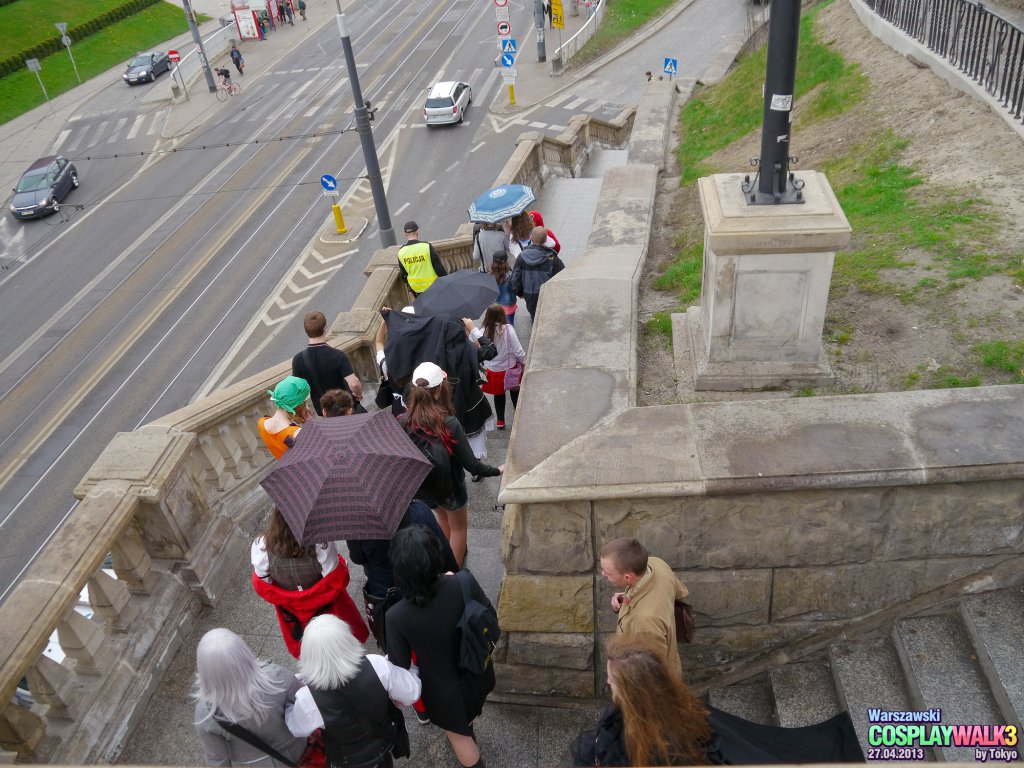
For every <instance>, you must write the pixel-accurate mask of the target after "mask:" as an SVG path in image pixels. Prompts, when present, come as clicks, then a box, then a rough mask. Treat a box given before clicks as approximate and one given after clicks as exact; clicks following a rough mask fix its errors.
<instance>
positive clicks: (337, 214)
mask: <svg viewBox="0 0 1024 768" xmlns="http://www.w3.org/2000/svg"><path fill="white" fill-rule="evenodd" d="M331 212H332V213H333V214H334V223H335V224H337V225H338V234H339V235H344V234H345V233H346V232H348V228H347V227H346V226H345V217H344V216H342V215H341V206H340V205H338V204H337V203H335V204H334V205H332V206H331Z"/></svg>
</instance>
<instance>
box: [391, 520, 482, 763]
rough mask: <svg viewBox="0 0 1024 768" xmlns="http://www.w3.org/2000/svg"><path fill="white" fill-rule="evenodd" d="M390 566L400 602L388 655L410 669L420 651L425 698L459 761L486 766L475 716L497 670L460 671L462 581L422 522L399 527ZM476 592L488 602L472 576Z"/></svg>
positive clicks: (429, 713) (394, 609) (394, 614)
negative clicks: (475, 729)
mask: <svg viewBox="0 0 1024 768" xmlns="http://www.w3.org/2000/svg"><path fill="white" fill-rule="evenodd" d="M391 566H392V569H393V571H394V576H395V584H396V585H397V586H398V588H399V589H401V590H402V595H403V597H402V601H401V602H399V603H398V604H397V605H395V606H393V607H392V608H391V610H389V611H388V612H387V615H386V617H385V621H386V622H387V637H388V659H389V660H390V661H391V662H392V663H393V664H395V665H397V666H399V667H404V668H406V669H408V668H409V667H410V665H411V664H412V656H413V654H415V655H416V664H417V666H418V667H419V674H420V680H421V681H422V683H423V693H422V701H423V705H424V706H425V708H426V713H427V716H428V717H429V718H430V722H432V723H433V724H434V725H436V726H438V727H440V728H443V729H444V731H445V736H447V737H448V743H449V744H451V745H452V749H453V750H454V751H455V756H456V757H457V758H458V760H459V763H461V764H462V765H463V766H466V767H467V768H484V762H483V759H482V758H481V757H480V748H479V747H478V746H477V743H476V738H475V735H474V733H473V725H472V723H473V720H474V719H476V717H477V716H478V715H479V714H480V712H481V711H483V706H484V702H485V701H486V699H487V695H488V694H489V693H490V692H491V691H492V690H493V689H494V668H493V666H488V670H487V672H486V673H484V674H482V675H471V674H468V673H466V672H464V671H462V670H460V669H459V665H458V661H459V629H458V626H457V625H458V622H459V619H460V618H461V617H462V612H463V610H464V609H465V601H464V599H463V597H462V587H461V585H460V584H459V581H458V579H457V578H456V577H455V576H452V575H450V574H442V568H443V567H444V566H443V561H442V559H441V546H440V542H439V541H438V539H437V537H436V536H435V535H434V534H433V533H431V532H430V531H428V530H427V529H426V528H422V527H420V526H415V525H414V526H410V527H409V528H404V529H402V530H400V531H399V532H398V533H397V534H395V537H394V538H393V539H392V540H391ZM470 591H471V594H472V596H473V597H474V598H475V599H476V600H479V601H480V602H481V603H484V604H485V605H488V606H489V605H490V601H488V599H487V596H486V595H485V594H484V591H483V590H482V589H481V588H480V585H479V584H477V582H476V580H475V579H474V580H472V584H471V587H470Z"/></svg>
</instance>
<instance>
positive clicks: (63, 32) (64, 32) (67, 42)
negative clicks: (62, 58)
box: [53, 21, 82, 85]
mask: <svg viewBox="0 0 1024 768" xmlns="http://www.w3.org/2000/svg"><path fill="white" fill-rule="evenodd" d="M53 26H55V27H56V28H57V29H58V30H59V31H60V42H61V45H63V46H64V47H65V48H67V49H68V56H70V57H71V66H72V67H74V69H75V77H76V78H78V84H79V85H81V84H82V76H81V75H80V74H78V65H77V64H75V57H74V55H72V53H71V38H70V37H68V23H67V22H66V21H58V22H55V23H54V25H53Z"/></svg>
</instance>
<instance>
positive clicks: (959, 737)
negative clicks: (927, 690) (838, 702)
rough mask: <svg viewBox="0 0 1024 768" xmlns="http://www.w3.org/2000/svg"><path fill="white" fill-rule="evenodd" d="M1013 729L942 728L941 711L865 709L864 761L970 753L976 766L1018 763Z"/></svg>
mask: <svg viewBox="0 0 1024 768" xmlns="http://www.w3.org/2000/svg"><path fill="white" fill-rule="evenodd" d="M1017 740H1018V733H1017V726H1015V725H981V724H977V725H972V724H959V723H956V724H952V723H951V724H945V723H943V721H942V710H941V709H925V710H890V709H878V708H874V707H869V708H868V753H867V759H868V760H925V759H929V758H926V755H925V750H926V749H936V748H939V749H941V748H950V747H960V748H967V749H973V750H974V759H975V761H976V762H979V763H990V762H993V763H994V762H1000V763H1002V762H1006V763H1009V762H1012V761H1014V760H1018V759H1019V756H1020V753H1019V751H1018V749H1017Z"/></svg>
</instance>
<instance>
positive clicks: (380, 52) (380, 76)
mask: <svg viewBox="0 0 1024 768" xmlns="http://www.w3.org/2000/svg"><path fill="white" fill-rule="evenodd" d="M716 2H717V0H697V2H696V3H695V6H703V7H704V8H703V10H702V14H707V16H706V19H707V21H706V22H702V23H701V24H695V22H692V21H691V22H687V23H689V24H691V25H694V26H693V29H692V30H688V31H687V34H688V35H690V36H692V38H693V40H694V44H695V45H698V44H701V43H699V42H698V41H700V40H705V41H706V43H707V44H708V45H709V50H710V46H711V45H713V44H714V43H715V42H716V39H715V37H716V35H719V34H721V35H725V34H731V33H732V32H734V31H735V28H736V24H740V28H741V27H742V18H741V17H740V15H739V14H741V13H745V11H742V10H740V9H742V8H743V4H742V3H737V2H730V3H728V4H727V5H728V6H729V8H730V11H729V13H731V14H732V15H728V14H726V13H724V12H723V9H722V7H721V6H716V5H715V3H716ZM733 6H735V8H734V7H733ZM509 7H510V9H511V13H512V24H513V27H514V28H519V29H525V28H527V27H528V25H529V24H528V20H529V14H527V12H526V10H525V8H524V5H523V4H522V3H517V2H512V3H510V4H509ZM687 14H690V12H689V11H688V12H687ZM687 14H684V17H686V15H687ZM733 16H735V17H736V18H733ZM690 17H691V18H692V17H693V14H690ZM347 18H348V23H349V29H350V31H351V34H352V38H353V43H354V48H355V54H356V59H357V62H358V65H359V70H360V71H359V77H360V81H361V84H362V90H363V95H364V96H365V97H367V98H370V99H371V100H372V101H373V104H374V106H375V107H377V108H378V111H377V113H376V120H375V122H374V124H373V131H374V136H375V140H376V142H377V147H378V154H379V156H380V161H381V166H382V170H383V175H384V178H385V184H386V188H387V197H388V201H389V206H390V210H391V213H392V225H393V227H394V228H395V231H396V235H397V237H398V238H399V239H401V238H402V234H401V227H402V223H403V222H404V221H405V220H406V219H409V218H414V219H416V221H417V222H419V224H420V225H421V227H422V230H423V235H424V237H426V238H428V239H429V238H441V237H448V236H450V235H451V234H452V233H453V232H454V230H455V229H456V228H457V227H458V225H459V224H461V223H462V222H464V221H465V220H466V207H467V206H468V204H469V202H470V201H471V200H472V199H473V198H474V197H475V196H476V195H477V194H479V193H480V192H482V191H484V190H485V189H487V188H488V187H489V186H490V184H491V182H492V181H493V180H494V178H495V176H496V175H497V174H498V172H499V171H500V169H501V168H502V167H503V165H504V164H505V162H506V161H507V160H508V157H509V155H510V153H511V152H512V150H513V149H514V146H515V139H516V137H517V136H518V135H519V133H520V132H522V131H523V130H529V129H536V128H542V129H543V128H546V129H549V130H551V131H552V132H557V131H558V129H559V128H560V127H561V126H565V125H567V124H568V119H569V116H570V115H572V114H574V113H578V112H581V111H585V112H591V113H593V114H596V115H598V116H610V115H613V114H615V113H616V112H618V110H619V109H620V108H621V107H622V106H623V105H624V104H626V103H628V102H629V101H630V99H631V98H635V95H636V90H637V89H636V87H635V85H634V84H633V83H634V82H636V81H638V80H639V75H640V74H642V71H643V69H653V68H654V67H652V66H651V65H650V64H649V63H645V62H638V61H635V60H627V57H624V60H623V61H622V62H621V64H619V65H618V66H619V67H620V68H619V70H609V72H610V74H609V75H607V76H605V75H604V73H602V78H604V79H601V78H597V79H592V80H591V81H582V82H580V83H577V84H575V85H573V86H571V87H567V88H566V89H564V90H563V92H562V93H561V94H559V95H558V96H557V97H556V98H553V99H551V100H549V101H547V102H546V103H542V104H538V105H537V106H536V107H534V108H532V109H530V110H528V111H527V112H525V113H520V114H518V115H514V116H503V117H497V116H493V115H490V114H488V112H487V109H486V108H487V105H488V104H490V102H491V101H492V100H493V99H494V97H495V95H496V93H497V89H498V88H499V87H500V78H499V77H498V72H497V71H496V69H495V68H494V67H493V59H494V56H495V54H496V47H495V38H494V19H493V11H492V9H491V6H490V4H488V3H482V2H476V1H474V0H454V1H453V0H430V1H429V2H419V3H408V4H395V3H393V2H391V0H376V2H364V3H359V4H358V6H353V7H352V8H350V9H349V10H348V11H347ZM719 30H721V31H719ZM688 39H689V38H688ZM665 45H666V46H676V47H678V40H676V41H675V42H673V41H672V40H666V42H665ZM666 55H668V54H666ZM677 55H678V54H677ZM695 57H696V54H695ZM682 58H683V66H684V74H693V72H692V71H691V72H686V66H687V65H686V62H687V58H686V57H685V56H684V57H682ZM637 68H639V69H637ZM633 69H637V72H636V73H634V72H633ZM694 76H696V75H694ZM441 79H446V80H447V79H452V80H465V81H467V82H469V83H470V84H471V85H472V87H473V97H474V103H473V106H472V107H471V108H470V110H469V111H468V113H467V116H466V120H465V122H464V123H462V124H461V125H457V126H450V127H448V126H446V127H435V128H430V129H428V128H426V127H425V126H424V125H423V124H422V114H421V108H422V104H423V100H424V98H425V96H426V90H427V89H428V87H429V86H430V85H431V84H432V83H433V82H436V81H437V80H441ZM240 81H241V82H242V85H243V91H242V93H241V94H240V95H239V96H236V97H233V98H232V99H229V100H228V101H227V102H225V103H224V104H218V105H217V106H216V108H214V109H213V110H211V112H210V114H211V115H212V116H213V118H212V119H211V120H210V121H208V122H207V123H206V124H205V125H203V126H202V127H200V128H199V129H198V130H194V131H193V132H192V133H191V134H189V136H188V139H187V140H186V141H184V142H182V143H180V144H177V145H175V147H174V148H175V150H176V151H175V152H174V153H164V154H160V153H157V154H146V155H145V156H142V157H134V158H124V157H121V158H110V157H109V156H110V155H112V154H114V153H118V154H122V153H125V152H126V151H127V152H146V151H148V150H152V149H157V150H161V149H168V148H170V145H169V144H168V143H161V142H160V139H159V135H160V128H161V125H162V121H163V120H164V119H166V108H165V107H163V106H159V105H158V106H155V107H154V106H147V105H144V104H143V103H142V102H141V101H140V100H139V98H138V94H137V92H135V89H126V87H125V86H124V85H123V84H121V83H120V82H112V83H111V84H110V86H109V87H108V88H107V89H104V91H102V92H101V93H100V94H98V95H97V96H96V97H95V98H93V99H90V101H89V103H88V104H86V105H84V107H83V109H82V110H81V111H80V113H79V114H77V115H75V117H73V118H72V119H71V120H69V121H68V122H67V124H65V125H64V126H63V128H62V130H61V132H60V134H59V136H58V138H57V140H56V142H55V149H59V150H60V151H61V152H62V153H64V154H67V155H68V156H69V157H71V158H73V159H74V162H75V163H76V165H77V166H78V168H79V171H80V176H81V178H82V186H81V188H79V189H78V190H76V191H75V192H73V193H72V195H71V197H70V198H69V200H68V201H67V203H68V206H69V208H67V209H66V210H68V220H66V221H61V220H60V218H59V217H51V218H50V219H47V220H44V221H39V222H26V223H21V224H18V223H15V222H13V221H9V220H8V221H5V222H4V224H3V225H0V226H2V229H0V249H2V250H0V318H2V322H3V328H4V330H5V333H3V334H0V436H2V437H0V541H2V542H3V545H2V547H0V600H2V599H3V597H4V596H5V595H6V590H7V589H8V587H9V585H10V584H11V583H13V582H14V581H15V580H16V579H17V578H18V576H19V574H20V573H21V572H22V571H23V570H24V568H25V566H26V564H27V563H28V562H30V561H31V559H32V558H33V557H34V556H35V553H37V552H38V550H39V549H40V547H42V546H43V545H44V544H45V542H46V541H47V539H48V538H49V537H50V536H51V535H52V533H53V532H54V531H55V530H56V529H57V528H58V527H59V525H60V524H61V522H62V521H63V520H64V519H65V518H66V517H67V515H68V514H69V513H70V511H71V510H72V509H73V507H74V499H73V496H72V489H73V488H74V486H75V485H76V483H77V482H78V481H79V480H80V479H81V477H82V476H83V475H84V474H85V472H86V471H87V469H88V467H89V466H90V465H91V464H92V462H93V461H94V460H95V458H96V456H97V455H98V454H99V453H100V452H101V451H102V449H103V447H104V446H106V444H107V443H108V442H109V440H110V439H111V437H112V436H113V435H114V434H115V433H116V432H119V431H128V430H133V429H135V428H137V427H138V426H140V425H141V424H144V423H146V422H148V421H151V420H153V419H154V418H156V417H157V416H160V415H162V414H165V413H168V412H170V411H173V410H175V409H177V408H179V407H181V406H183V405H185V404H186V403H188V402H190V401H191V400H194V399H196V398H197V397H200V396H202V395H203V394H204V393H206V392H209V391H210V390H212V389H214V388H216V387H219V386H223V385H224V384H226V383H229V382H231V381H234V380H237V379H239V378H242V377H244V376H247V375H249V374H251V373H253V372H256V371H259V370H263V369H265V368H267V367H269V366H270V365H273V364H276V363H279V362H281V361H282V360H284V359H287V358H288V357H290V356H291V354H293V353H294V352H295V351H297V350H299V349H301V347H302V346H303V345H304V343H305V337H304V335H303V333H302V328H301V315H302V313H303V312H305V311H307V310H308V309H311V308H318V309H322V310H323V311H324V312H325V313H326V314H327V316H328V317H332V316H334V315H335V314H337V313H338V312H340V311H343V310H344V309H347V308H348V307H349V306H350V305H351V303H352V301H353V299H354V298H355V297H356V295H357V294H358V292H359V290H360V288H361V287H362V285H363V282H364V280H365V278H364V276H363V274H362V270H363V268H364V266H365V265H366V263H367V261H368V260H369V259H370V257H371V256H372V254H373V252H374V250H375V249H376V248H378V247H379V245H380V243H379V239H378V233H377V229H376V226H375V218H374V216H373V209H372V202H371V200H370V195H369V191H368V187H367V185H366V183H365V181H362V180H361V179H360V178H359V177H361V176H362V175H363V174H364V172H365V169H364V164H363V161H362V155H361V150H360V144H359V140H358V137H357V135H356V134H355V133H354V132H351V131H349V132H342V131H344V129H346V128H349V127H351V122H352V120H351V109H352V103H351V90H350V86H349V83H348V80H347V73H346V71H345V68H344V65H343V57H342V54H341V44H340V40H339V39H338V37H337V31H336V28H335V27H334V25H332V24H328V25H327V26H325V27H324V28H323V29H322V30H321V31H320V32H319V33H318V34H316V35H315V36H314V37H313V38H312V39H310V40H309V41H307V42H306V43H304V44H303V45H302V47H301V48H299V49H298V50H296V51H294V52H293V53H291V54H290V55H289V56H288V57H287V58H285V59H284V60H283V61H281V62H280V63H279V64H278V65H277V66H276V67H274V68H272V69H271V70H269V71H265V72H262V73H261V74H259V75H258V76H256V77H248V76H247V77H244V78H241V80H240ZM203 96H204V97H205V96H206V95H205V94H204V95H203ZM209 98H211V99H212V98H213V97H212V95H211V96H209ZM313 132H316V133H318V134H321V135H319V136H318V137H317V138H300V139H287V140H284V141H274V140H273V139H277V138H279V137H291V136H305V135H307V134H310V133H313ZM257 141H258V142H259V143H255V142H257ZM228 144H230V146H225V145H228ZM324 173H331V174H333V175H335V176H336V177H337V178H338V179H339V181H340V182H341V185H340V186H341V191H342V192H343V200H344V201H345V215H346V218H347V219H348V220H350V221H355V220H358V219H359V218H360V217H361V216H365V217H366V218H368V219H369V220H370V224H369V226H368V228H367V230H366V231H365V232H364V233H363V235H362V237H361V238H360V239H359V240H358V241H357V242H355V243H353V244H352V246H351V248H350V249H349V251H348V252H346V253H345V254H344V255H343V256H342V257H340V258H336V259H333V260H329V261H328V262H325V263H321V264H310V263H309V262H308V260H305V261H304V260H303V259H300V257H301V256H302V255H303V253H304V251H305V246H306V244H307V243H308V242H309V241H310V240H311V239H312V238H313V237H314V236H315V235H316V234H317V232H318V230H319V229H320V227H321V226H322V224H323V222H324V220H325V218H326V217H328V216H329V203H328V201H327V200H325V198H324V197H323V196H322V194H321V189H320V186H319V178H320V176H321V175H322V174H324ZM75 206H81V207H80V208H77V209H76V207H75ZM5 218H9V217H6V216H5Z"/></svg>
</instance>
